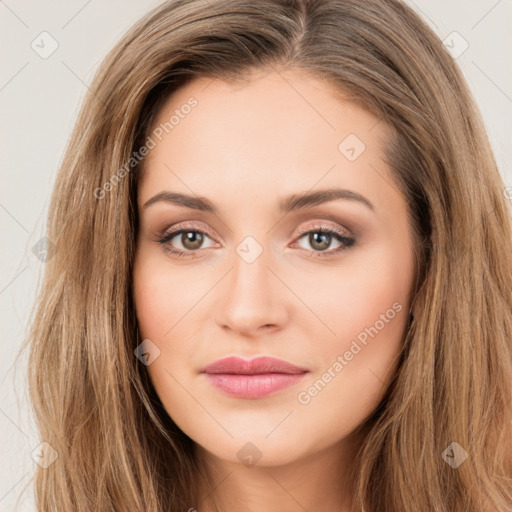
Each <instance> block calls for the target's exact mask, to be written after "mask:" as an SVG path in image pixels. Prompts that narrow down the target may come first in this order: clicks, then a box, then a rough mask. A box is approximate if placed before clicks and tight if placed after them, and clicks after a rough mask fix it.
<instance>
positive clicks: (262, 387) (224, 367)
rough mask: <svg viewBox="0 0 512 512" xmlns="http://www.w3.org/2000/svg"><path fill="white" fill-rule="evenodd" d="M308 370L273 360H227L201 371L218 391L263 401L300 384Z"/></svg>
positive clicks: (228, 358) (237, 358)
mask: <svg viewBox="0 0 512 512" xmlns="http://www.w3.org/2000/svg"><path fill="white" fill-rule="evenodd" d="M308 371H309V370H308V369H306V368H301V367H298V366H295V365H293V364H291V363H288V362H286V361H283V360H281V359H275V358H273V357H257V358H255V359H251V360H249V361H247V360H245V359H241V358H239V357H226V358H224V359H219V360H218V361H215V362H214V363H213V364H210V365H208V366H207V367H206V368H203V369H202V370H201V373H205V374H206V377H207V378H208V381H209V382H210V383H211V384H212V385H213V386H214V387H215V388H217V389H218V390H220V391H222V392H224V393H226V394H228V395H231V396H235V397H238V398H250V399H255V398H263V397H265V396H268V395H270V394H271V393H275V392H276V391H279V390H280V389H283V388H286V387H289V386H293V385H294V384H297V383H298V382H299V381H300V380H302V378H303V377H304V375H306V373H308Z"/></svg>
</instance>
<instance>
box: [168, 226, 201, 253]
mask: <svg viewBox="0 0 512 512" xmlns="http://www.w3.org/2000/svg"><path fill="white" fill-rule="evenodd" d="M205 237H206V238H210V236H209V235H208V233H206V231H203V230H202V229H197V228H195V227H194V228H192V227H190V228H187V227H186V226H185V227H183V226H182V227H181V228H180V229H175V230H173V231H171V232H168V233H165V234H163V235H162V238H161V239H160V240H158V242H159V243H160V244H161V245H162V246H163V248H164V250H165V251H167V252H169V253H171V254H174V255H176V256H179V257H182V256H192V257H193V256H194V251H197V250H199V249H200V248H201V245H202V244H203V242H204V240H205ZM174 238H176V239H177V243H179V244H181V246H182V247H181V248H180V247H178V248H176V247H175V246H174V245H173V244H172V243H171V241H172V240H173V239H174ZM210 239H211V238H210Z"/></svg>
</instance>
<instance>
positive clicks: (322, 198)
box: [143, 188, 375, 214]
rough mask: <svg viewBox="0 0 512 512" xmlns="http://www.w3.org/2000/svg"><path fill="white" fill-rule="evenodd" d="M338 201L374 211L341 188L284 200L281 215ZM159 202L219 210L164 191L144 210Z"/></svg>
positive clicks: (200, 199) (203, 200) (205, 201)
mask: <svg viewBox="0 0 512 512" xmlns="http://www.w3.org/2000/svg"><path fill="white" fill-rule="evenodd" d="M336 199H347V200H351V201H358V202H359V203H361V204H364V205H365V206H367V207H368V208H369V209H370V210H372V211H374V210H375V208H374V206H373V204H372V203H371V202H370V201H369V200H368V199H367V198H366V197H364V196H362V195H361V194H358V193H357V192H354V191H352V190H347V189H341V188H330V189H326V190H318V191H316V192H303V193H300V194H293V195H291V196H289V197H286V198H284V199H283V200H281V202H280V203H279V211H280V212H281V213H289V212H292V211H295V210H302V209H306V208H310V207H312V206H317V205H319V204H322V203H327V202H329V201H334V200H336ZM159 201H164V202H167V203H172V204H175V205H178V206H184V207H186V208H191V209H193V210H199V211H202V212H208V213H213V214H217V213H218V212H217V208H216V207H215V206H214V205H213V203H211V202H210V201H209V200H208V199H206V198H205V197H198V196H190V195H186V194H181V193H178V192H169V191H167V190H164V191H162V192H159V193H158V194H156V195H155V196H153V197H152V198H151V199H149V200H148V201H146V202H145V203H144V205H143V208H148V207H149V206H151V205H152V204H155V203H157V202H159Z"/></svg>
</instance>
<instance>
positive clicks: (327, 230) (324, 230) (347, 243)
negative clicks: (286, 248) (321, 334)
mask: <svg viewBox="0 0 512 512" xmlns="http://www.w3.org/2000/svg"><path fill="white" fill-rule="evenodd" d="M182 233H201V234H202V235H206V236H207V237H208V238H212V237H211V236H210V235H209V234H208V233H207V232H206V231H203V230H202V229H198V228H195V227H192V226H190V227H187V226H184V227H181V228H180V229H177V230H175V231H170V232H168V233H166V232H165V231H164V232H163V233H162V234H161V235H160V237H161V238H160V239H159V240H158V242H159V243H160V244H161V245H162V246H163V248H164V250H165V251H166V252H168V253H171V254H173V255H174V256H178V257H179V258H182V257H194V252H196V251H182V250H179V249H175V248H173V247H172V246H171V245H170V244H169V242H170V241H171V240H172V239H173V238H174V237H175V236H177V235H181V234H182ZM309 233H321V234H326V235H332V236H333V237H334V238H335V239H336V240H337V241H338V242H341V243H342V245H341V246H340V247H338V248H337V249H333V250H330V251H328V250H326V251H310V253H311V254H312V255H319V257H321V258H329V257H332V256H334V255H336V254H338V253H340V252H341V251H344V250H346V249H348V248H350V247H352V246H353V245H354V244H355V242H356V240H355V238H353V237H350V236H347V235H346V234H344V233H343V232H342V231H340V230H339V229H337V228H335V227H332V226H323V225H316V226H309V227H308V228H307V229H302V230H300V232H299V236H298V237H297V238H296V241H298V240H300V239H301V238H303V237H304V235H307V234H309ZM200 250H201V249H197V251H200ZM324 253H325V254H326V255H325V254H324Z"/></svg>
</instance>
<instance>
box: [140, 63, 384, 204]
mask: <svg viewBox="0 0 512 512" xmlns="http://www.w3.org/2000/svg"><path fill="white" fill-rule="evenodd" d="M347 97H348V96H347ZM191 105H194V106H192V107H191ZM151 133H152V134H153V135H152V136H153V138H154V139H155V142H156V145H155V147H154V148H153V149H151V151H150V152H149V154H148V156H147V157H146V160H145V177H144V180H143V182H142V183H141V188H142V191H143V192H144V190H150V191H151V192H152V193H155V192H157V191H159V190H157V189H158V188H162V187H164V186H165V187H167V188H171V187H172V188H174V189H176V188H178V189H180V190H181V191H183V192H187V193H191V192H192V193H195V194H198V195H201V196H207V195H209V192H212V193H213V191H219V192H220V188H222V190H223V195H229V193H231V197H234V196H233V195H235V197H237V196H239V195H240V190H241V187H242V188H243V189H246V190H248V191H250V192H251V191H252V193H253V198H254V199H258V198H260V199H262V198H263V197H268V195H269V194H270V195H272V194H274V191H275V193H278V194H279V195H286V194H287V193H293V192H294V191H296V190H297V189H301V190H302V189H304V190H307V189H311V188H312V187H314V186H315V184H318V185H319V187H320V188H326V187H333V186H346V187H347V188H355V189H357V188H358V187H359V188H361V187H363V188H366V189H368V187H369V185H371V183H370V182H371V181H373V186H374V187H382V180H383V179H384V180H388V181H391V177H390V175H389V170H388V169H386V168H384V167H385V166H384V167H383V165H384V164H383V156H384V153H383V150H384V146H385V141H386V138H387V134H388V133H389V127H388V126H387V125H386V124H385V123H384V122H382V121H379V119H377V118H376V117H375V116H374V115H372V114H371V113H369V112H367V111H366V110H364V109H362V108H361V107H359V106H357V105H356V104H355V103H353V102H351V101H349V100H348V99H343V92H342V91H339V90H337V89H334V87H333V86H332V85H331V84H330V83H328V82H326V81H323V80H318V79H314V78H312V77H311V75H309V74H306V73H304V72H302V71H301V70H287V71H284V72H274V71H273V72H266V73H260V74H257V75H254V76H252V77H250V78H247V79H244V80H237V81H223V80H219V79H211V78H207V77H201V78H198V79H195V80H194V81H192V82H190V83H189V84H187V85H185V86H183V87H181V88H180V89H178V90H177V91H175V92H174V93H173V94H172V95H171V96H170V98H169V99H168V100H167V102H166V103H165V104H164V106H163V107H162V108H161V109H160V112H159V113H158V114H157V116H156V118H155V121H154V123H153V126H152V132H151ZM155 133H157V134H158V136H155V135H154V134H155ZM376 170H377V171H376ZM386 174H387V176H386ZM379 175H380V176H379ZM370 188H371V187H370ZM187 189H188V190H187ZM375 192H376V193H378V191H377V190H376V191H375ZM148 193H149V192H148ZM143 195H145V196H147V193H146V194H144V193H143ZM146 199H147V197H146ZM246 199H247V198H246Z"/></svg>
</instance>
